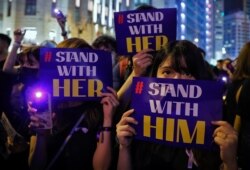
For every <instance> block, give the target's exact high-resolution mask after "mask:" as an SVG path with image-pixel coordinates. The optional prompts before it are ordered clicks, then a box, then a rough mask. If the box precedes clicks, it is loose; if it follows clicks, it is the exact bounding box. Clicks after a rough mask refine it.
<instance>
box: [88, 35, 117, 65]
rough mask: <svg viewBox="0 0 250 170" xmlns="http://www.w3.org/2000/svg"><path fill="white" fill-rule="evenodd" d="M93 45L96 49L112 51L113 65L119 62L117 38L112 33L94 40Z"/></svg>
mask: <svg viewBox="0 0 250 170" xmlns="http://www.w3.org/2000/svg"><path fill="white" fill-rule="evenodd" d="M92 46H93V47H94V48H95V49H99V50H104V51H107V52H111V54H112V65H113V66H114V65H115V64H116V63H117V62H118V56H117V48H116V47H117V46H116V39H115V38H114V37H112V36H110V35H101V36H99V37H97V38H96V39H95V40H94V41H93V43H92Z"/></svg>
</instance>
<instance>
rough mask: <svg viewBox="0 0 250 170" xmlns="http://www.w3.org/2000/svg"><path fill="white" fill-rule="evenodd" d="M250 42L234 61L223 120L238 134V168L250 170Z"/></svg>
mask: <svg viewBox="0 0 250 170" xmlns="http://www.w3.org/2000/svg"><path fill="white" fill-rule="evenodd" d="M249 85H250V42H247V43H246V44H244V46H243V47H242V49H241V50H240V53H239V55H238V57H237V59H236V67H235V71H234V73H233V76H232V83H231V84H230V86H229V89H228V93H227V97H226V106H227V110H226V111H227V112H226V113H225V119H226V120H227V121H229V122H230V123H233V122H234V127H235V128H236V129H237V131H238V132H239V146H238V148H239V149H238V163H239V167H240V168H242V169H243V170H244V169H250V165H249V162H248V161H249V157H250V143H249V141H250V136H249V130H250V117H249V106H250V104H249V101H250V100H249V96H250V92H249V89H250V86H249Z"/></svg>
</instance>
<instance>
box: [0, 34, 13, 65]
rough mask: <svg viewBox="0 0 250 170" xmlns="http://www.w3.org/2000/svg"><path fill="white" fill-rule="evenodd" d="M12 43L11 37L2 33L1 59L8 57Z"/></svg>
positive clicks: (0, 39)
mask: <svg viewBox="0 0 250 170" xmlns="http://www.w3.org/2000/svg"><path fill="white" fill-rule="evenodd" d="M10 43H11V38H10V37H9V36H8V35H6V34H2V33H0V61H1V60H3V59H5V58H6V57H7V54H8V49H9V46H10Z"/></svg>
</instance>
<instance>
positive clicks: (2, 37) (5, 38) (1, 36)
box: [0, 33, 11, 46]
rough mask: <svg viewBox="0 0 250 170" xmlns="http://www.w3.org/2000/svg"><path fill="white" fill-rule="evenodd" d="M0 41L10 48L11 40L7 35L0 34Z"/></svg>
mask: <svg viewBox="0 0 250 170" xmlns="http://www.w3.org/2000/svg"><path fill="white" fill-rule="evenodd" d="M0 40H2V41H5V42H6V43H7V44H8V46H10V43H11V38H10V37H9V36H8V35H6V34H2V33H0Z"/></svg>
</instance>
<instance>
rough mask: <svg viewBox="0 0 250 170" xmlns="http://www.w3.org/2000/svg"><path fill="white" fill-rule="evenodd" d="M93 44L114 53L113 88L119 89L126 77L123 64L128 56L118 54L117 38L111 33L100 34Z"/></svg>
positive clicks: (97, 47)
mask: <svg viewBox="0 0 250 170" xmlns="http://www.w3.org/2000/svg"><path fill="white" fill-rule="evenodd" d="M92 46H93V47H94V48H95V49H99V50H104V51H107V52H110V53H111V55H112V68H113V70H112V72H113V88H114V89H115V90H118V89H119V88H120V87H121V86H122V84H123V82H124V79H123V78H122V73H123V71H124V70H121V69H123V67H122V65H123V63H124V61H125V62H126V60H127V59H126V58H121V57H120V56H119V55H117V44H116V39H115V38H114V37H112V36H110V35H106V34H104V35H100V36H99V37H97V38H96V39H95V40H94V41H93V43H92Z"/></svg>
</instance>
